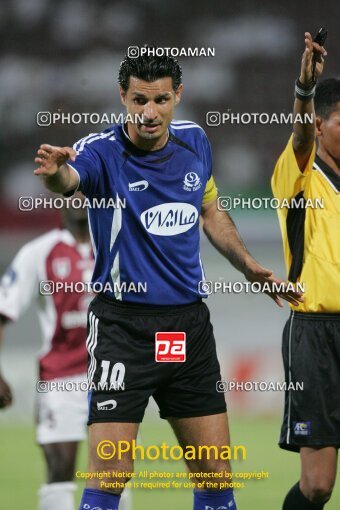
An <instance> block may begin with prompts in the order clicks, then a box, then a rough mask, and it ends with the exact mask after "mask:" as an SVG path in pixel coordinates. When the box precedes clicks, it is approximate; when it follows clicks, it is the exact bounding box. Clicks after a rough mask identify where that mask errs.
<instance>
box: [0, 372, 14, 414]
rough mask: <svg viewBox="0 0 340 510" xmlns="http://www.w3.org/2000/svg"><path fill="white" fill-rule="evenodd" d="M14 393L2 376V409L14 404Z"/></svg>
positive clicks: (0, 391) (0, 383)
mask: <svg viewBox="0 0 340 510" xmlns="http://www.w3.org/2000/svg"><path fill="white" fill-rule="evenodd" d="M12 400H13V397H12V391H11V388H10V387H9V386H8V384H7V382H6V381H5V379H3V378H2V377H1V375H0V409H2V408H4V407H8V406H10V405H11V404H12Z"/></svg>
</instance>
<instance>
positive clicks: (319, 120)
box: [315, 117, 323, 136]
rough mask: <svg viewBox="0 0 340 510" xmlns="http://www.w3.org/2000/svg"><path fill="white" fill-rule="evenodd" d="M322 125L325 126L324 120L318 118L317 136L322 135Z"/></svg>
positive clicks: (316, 122) (316, 120) (316, 121)
mask: <svg viewBox="0 0 340 510" xmlns="http://www.w3.org/2000/svg"><path fill="white" fill-rule="evenodd" d="M322 124H323V119H322V118H321V117H316V119H315V130H316V136H321V135H322Z"/></svg>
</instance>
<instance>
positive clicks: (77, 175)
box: [35, 55, 302, 510]
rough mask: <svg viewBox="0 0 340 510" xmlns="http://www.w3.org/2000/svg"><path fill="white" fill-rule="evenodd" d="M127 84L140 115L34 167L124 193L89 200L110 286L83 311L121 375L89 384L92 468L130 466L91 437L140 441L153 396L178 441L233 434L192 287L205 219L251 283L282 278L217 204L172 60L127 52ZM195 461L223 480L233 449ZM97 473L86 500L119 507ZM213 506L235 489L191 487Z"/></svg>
mask: <svg viewBox="0 0 340 510" xmlns="http://www.w3.org/2000/svg"><path fill="white" fill-rule="evenodd" d="M119 84H120V95H121V100H122V103H123V104H124V105H125V106H126V110H127V113H129V114H131V115H132V116H133V115H135V114H138V115H141V116H142V120H139V121H136V122H135V123H133V122H126V123H125V124H122V125H115V126H113V127H112V128H108V129H106V130H105V131H103V132H102V133H99V134H91V135H89V136H87V137H85V138H83V139H82V140H80V141H79V142H77V143H76V144H75V145H74V148H73V149H71V148H69V147H54V146H51V145H41V147H40V149H39V150H38V154H37V157H36V159H35V161H36V163H37V164H38V165H39V167H38V168H37V169H36V170H35V174H36V175H40V176H42V177H43V179H44V181H45V184H46V186H47V187H48V188H49V189H50V190H52V191H54V192H57V193H61V194H64V195H69V194H72V193H74V191H75V190H76V189H79V190H81V191H82V192H83V193H84V194H85V195H86V197H88V198H89V200H93V199H95V198H97V199H105V200H107V201H109V200H110V199H112V198H114V200H116V203H117V204H118V203H123V204H125V207H124V208H112V207H107V208H90V209H89V224H90V229H91V237H92V243H93V249H94V253H95V269H94V274H93V280H92V281H93V283H96V282H100V283H101V284H102V285H105V286H106V290H105V292H103V293H101V294H99V295H97V297H96V298H95V299H94V300H93V301H92V303H91V305H90V308H89V316H88V339H87V348H88V352H89V371H88V374H89V378H90V380H91V381H93V382H94V383H98V382H99V381H100V382H101V383H102V382H105V381H107V380H108V379H110V381H111V382H112V381H114V382H116V383H120V384H118V387H117V388H115V389H116V391H99V389H98V388H96V390H95V391H92V393H90V395H89V421H88V424H89V471H91V472H94V471H106V472H107V471H111V472H117V471H119V472H124V473H129V472H130V473H131V472H132V471H133V462H132V459H131V455H130V456H127V455H126V456H124V457H123V458H122V459H121V460H117V459H116V458H113V459H111V460H110V461H105V460H102V459H101V458H99V456H98V455H97V445H98V443H99V442H100V441H102V440H104V439H108V440H110V441H112V442H113V443H114V444H117V443H118V441H119V440H125V441H129V442H132V440H134V439H135V438H136V436H137V432H138V426H139V423H140V422H141V421H142V419H143V415H144V411H145V408H146V406H147V403H148V400H149V397H150V396H153V397H154V399H155V401H156V402H157V404H158V406H159V409H160V416H161V418H165V419H167V420H168V421H169V423H170V424H171V426H172V428H173V430H174V432H175V434H176V436H177V438H178V441H179V444H180V445H181V446H182V448H183V449H185V447H186V446H187V445H193V446H195V447H196V448H198V447H199V446H200V445H207V446H210V445H215V446H216V447H217V448H221V447H222V446H223V445H228V444H229V430H228V421H227V414H226V405H225V400H224V396H223V394H221V393H218V392H217V391H216V381H218V380H219V379H220V367H219V363H218V360H217V356H216V346H215V340H214V336H213V330H212V326H211V324H210V317H209V311H208V308H207V307H206V305H205V304H204V303H202V297H207V296H202V294H200V291H199V286H198V284H199V282H200V281H201V280H204V279H205V278H204V272H203V267H202V262H201V258H200V252H199V239H200V234H199V217H200V216H201V218H202V220H203V228H204V231H205V233H206V234H207V236H208V238H209V239H210V241H211V242H212V244H213V245H214V246H215V247H216V249H217V250H219V251H220V252H221V253H222V255H224V256H225V257H226V258H227V259H228V260H229V261H230V262H231V263H232V264H233V265H234V266H235V267H236V268H237V269H238V270H239V271H241V272H242V273H243V274H244V275H245V277H246V278H247V279H248V280H249V281H252V282H255V281H256V282H260V283H265V282H281V280H278V279H276V278H275V277H274V276H273V274H272V272H271V271H269V270H267V269H265V268H263V267H262V266H260V265H259V264H258V263H257V262H256V261H255V260H254V259H253V258H252V256H251V255H250V254H249V252H248V251H247V250H246V248H245V246H244V244H243V242H242V240H241V239H240V236H239V234H238V232H237V230H236V227H235V225H234V223H233V222H232V220H231V219H230V217H229V216H228V214H226V213H225V212H222V211H219V210H218V208H217V189H216V186H215V184H214V180H213V177H212V158H211V149H210V144H209V141H208V139H207V136H206V134H205V133H204V131H203V129H202V128H201V127H199V126H198V125H197V124H195V123H193V122H189V121H173V113H174V108H175V106H176V104H178V103H179V101H180V99H181V94H182V88H183V86H182V72H181V68H180V66H179V64H178V62H177V61H176V60H175V59H173V58H171V57H156V56H152V55H145V56H143V57H138V58H129V57H126V58H125V59H124V60H123V62H122V63H121V66H120V71H119ZM139 282H145V283H146V284H147V286H146V288H144V292H139V293H138V292H133V287H134V286H135V287H137V286H138V283H139ZM124 283H125V284H126V285H125V286H124V285H122V284H124ZM131 284H134V285H133V286H131ZM131 288H132V291H131ZM128 290H130V292H128ZM270 296H271V297H272V298H273V299H274V301H275V302H276V303H277V304H278V305H280V306H282V301H281V299H280V298H284V299H286V300H288V301H289V302H291V303H295V304H297V303H298V301H300V300H301V299H302V298H301V295H300V294H299V293H295V292H294V291H288V290H287V292H286V291H283V292H282V293H281V294H278V293H275V292H273V293H271V294H270ZM169 331H170V332H185V333H186V340H185V341H186V345H185V350H186V358H185V361H184V362H179V361H177V362H171V360H169V361H168V362H164V361H163V362H157V361H156V359H155V335H156V333H157V332H169ZM163 347H164V346H163ZM187 463H188V468H189V470H190V471H191V472H193V473H199V472H205V473H208V472H214V473H222V478H219V481H224V480H225V481H228V478H227V477H226V476H225V472H228V471H230V466H229V464H228V463H227V462H226V461H225V460H215V459H202V460H197V459H196V460H192V461H188V462H187ZM126 479H127V477H126ZM126 479H125V481H126ZM113 481H115V479H114V478H111V479H107V480H104V482H113ZM117 481H119V482H121V481H122V478H117ZM100 483H101V481H100V480H98V479H96V478H94V479H93V480H91V481H89V482H88V484H87V488H86V489H85V490H84V493H83V498H82V501H81V504H80V509H82V510H85V509H87V508H93V507H100V508H101V509H102V510H108V509H112V510H117V509H118V505H119V499H120V493H121V492H122V490H121V489H117V488H112V489H110V488H105V490H103V486H101V485H100ZM106 487H109V485H107V486H106ZM207 508H209V509H216V508H220V509H222V508H223V509H224V508H228V509H231V510H236V504H235V501H234V496H233V491H232V489H224V490H207V489H206V488H204V489H202V490H195V491H194V510H206V509H207ZM61 510H62V509H61Z"/></svg>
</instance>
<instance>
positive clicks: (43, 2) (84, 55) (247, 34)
mask: <svg viewBox="0 0 340 510" xmlns="http://www.w3.org/2000/svg"><path fill="white" fill-rule="evenodd" d="M338 5H339V4H338V2H337V1H336V0H329V1H328V2H320V1H316V2H315V1H314V2H305V1H303V2H296V1H293V0H286V1H285V2H278V1H272V2H256V3H255V2H251V1H249V0H248V1H246V0H239V1H238V2H225V1H223V2H221V1H214V0H213V1H211V2H206V1H203V0H196V1H187V2H183V1H180V0H172V1H171V2H163V3H162V2H159V1H156V0H135V1H133V2H123V1H112V0H97V1H96V2H85V1H81V0H12V1H11V2H1V3H0V37H1V49H0V83H1V88H0V90H1V94H0V111H1V118H2V129H1V134H0V154H1V156H0V157H1V165H0V193H1V204H2V205H1V209H2V210H1V214H0V222H1V223H0V229H1V230H6V229H7V230H8V229H9V230H11V232H13V229H18V228H20V229H21V230H25V231H26V230H27V229H29V230H35V229H37V230H39V228H45V227H48V226H49V225H51V222H52V223H55V222H56V221H57V220H56V219H55V218H56V215H55V214H53V213H52V214H51V213H46V214H44V215H42V214H39V215H37V213H34V212H32V213H30V214H29V213H24V214H19V213H18V210H17V198H18V197H19V196H21V195H39V194H41V193H43V194H45V191H44V189H43V187H42V185H41V184H40V182H39V180H38V179H37V178H35V177H33V176H32V170H33V168H34V163H33V158H34V154H35V151H36V149H37V147H38V146H39V145H40V143H42V142H49V143H52V144H56V145H58V144H60V145H71V144H73V143H74V141H76V140H77V139H79V138H80V137H82V136H84V135H86V134H88V133H89V132H93V131H101V130H102V129H105V128H106V127H107V125H102V126H101V125H95V126H91V125H90V124H79V125H71V126H68V125H62V124H57V125H54V126H50V127H38V126H37V125H36V114H37V112H39V111H51V112H58V111H59V112H63V113H68V112H89V113H92V112H99V113H104V112H105V113H110V112H114V113H116V114H118V113H120V112H122V111H123V107H122V106H121V104H120V101H119V94H118V85H117V72H118V67H119V63H120V61H121V60H122V58H123V56H124V54H125V52H126V50H127V47H128V46H130V45H142V44H144V43H146V42H149V43H154V44H155V45H157V46H162V47H164V46H175V47H189V46H190V47H202V46H203V47H208V46H209V47H214V48H215V50H216V56H215V57H207V58H204V57H201V58H190V57H189V58H185V57H183V58H182V59H180V61H181V64H182V67H183V75H184V87H185V89H184V96H183V100H182V104H181V105H180V106H179V107H178V110H177V112H176V118H177V119H190V120H193V121H195V122H198V123H199V124H201V125H202V127H204V128H205V129H206V132H207V134H208V136H209V138H210V140H211V142H212V146H213V153H214V167H215V170H214V172H215V176H216V179H217V181H218V184H219V187H220V190H221V191H223V192H228V194H241V193H243V194H252V195H254V194H256V193H258V192H260V193H261V195H266V196H269V194H270V188H269V179H270V175H271V172H272V169H273V164H274V162H275V160H276V159H277V157H278V155H279V153H280V151H281V150H282V148H283V146H284V144H285V142H286V140H287V139H288V136H289V133H290V127H289V126H287V125H282V126H277V125H259V124H257V125H255V126H254V125H252V124H249V125H236V124H233V125H231V124H227V125H224V126H223V125H222V126H220V127H207V126H206V124H205V119H206V113H207V111H210V110H219V111H222V112H223V111H228V110H229V109H230V110H231V111H232V112H233V113H242V112H267V113H272V112H277V113H279V112H285V113H288V112H290V111H291V109H292V102H293V84H294V79H295V77H296V76H297V74H298V72H299V61H300V56H301V52H302V50H303V34H304V31H305V30H309V31H311V32H312V34H314V33H316V32H317V30H318V29H319V28H320V26H326V27H327V28H328V30H329V37H328V41H327V49H328V51H329V57H328V61H327V66H326V71H325V76H330V75H336V74H337V73H338V71H339V70H338V68H337V64H338V55H339V54H338V43H339V37H340V36H339V30H338V20H339V16H338V14H339V7H338ZM56 214H57V213H56ZM33 218H34V220H36V221H34V222H33V223H34V224H32V219H33Z"/></svg>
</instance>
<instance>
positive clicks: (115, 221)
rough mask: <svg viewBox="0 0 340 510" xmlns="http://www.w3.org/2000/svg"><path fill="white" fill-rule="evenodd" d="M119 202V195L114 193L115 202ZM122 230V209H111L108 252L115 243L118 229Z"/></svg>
mask: <svg viewBox="0 0 340 510" xmlns="http://www.w3.org/2000/svg"><path fill="white" fill-rule="evenodd" d="M118 200H119V195H118V193H116V201H118ZM117 203H119V202H117ZM121 228H122V209H121V207H118V208H117V209H113V218H112V225H111V238H110V251H111V250H112V248H113V245H114V244H115V242H116V239H117V236H118V234H119V231H120V229H121Z"/></svg>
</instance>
